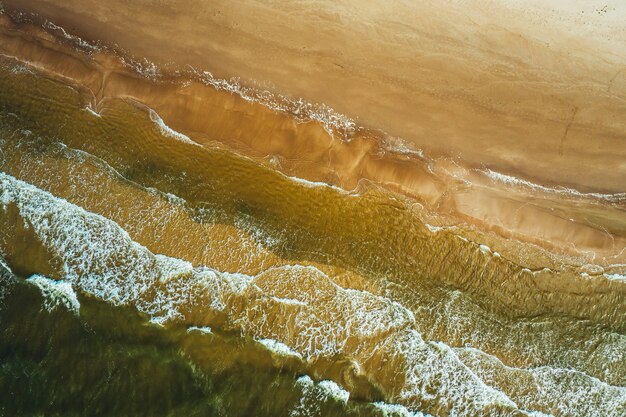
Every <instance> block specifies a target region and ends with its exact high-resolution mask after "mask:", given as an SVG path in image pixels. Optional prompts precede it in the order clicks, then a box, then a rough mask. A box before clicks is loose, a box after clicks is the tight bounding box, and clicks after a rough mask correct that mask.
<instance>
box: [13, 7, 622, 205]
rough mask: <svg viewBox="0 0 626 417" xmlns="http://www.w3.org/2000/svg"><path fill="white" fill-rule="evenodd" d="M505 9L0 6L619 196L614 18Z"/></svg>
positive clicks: (469, 159) (505, 167) (483, 161)
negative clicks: (30, 12) (264, 83)
mask: <svg viewBox="0 0 626 417" xmlns="http://www.w3.org/2000/svg"><path fill="white" fill-rule="evenodd" d="M502 3H503V2H498V1H464V2H455V1H451V2H437V4H432V3H429V2H408V1H393V2H381V1H371V2H365V3H364V2H361V1H352V2H342V4H337V2H334V1H323V2H316V3H315V4H310V3H308V2H294V3H291V4H289V6H288V7H285V5H284V4H283V3H282V2H272V1H270V2H267V1H263V2H257V1H245V2H231V1H218V2H215V1H212V2H203V1H195V0H182V1H180V0H177V1H164V2H154V1H137V2H133V3H131V4H129V3H128V2H125V1H119V0H114V1H112V2H106V3H105V2H95V1H78V0H73V1H65V2H63V3H62V4H59V2H56V1H46V0H19V1H11V0H9V1H5V4H6V6H7V8H9V9H10V8H11V7H15V8H18V9H20V10H24V11H32V12H35V13H37V14H38V15H39V16H41V17H42V18H46V19H49V20H50V21H53V22H56V23H57V24H59V25H61V26H63V27H65V28H66V29H68V30H70V31H71V32H72V33H74V34H77V35H79V36H81V37H83V38H84V39H87V40H92V41H101V42H104V43H106V44H114V45H118V46H119V48H121V49H122V50H124V51H126V52H127V53H128V54H130V55H133V56H136V57H138V58H141V57H145V58H147V59H148V60H149V61H152V62H154V63H155V64H156V65H157V66H158V67H159V68H165V67H170V68H179V69H180V68H184V67H185V66H186V65H191V66H193V67H195V68H197V69H199V70H207V71H211V73H212V74H213V75H214V76H215V77H217V78H226V79H227V78H230V77H241V78H242V81H243V82H244V83H245V84H246V85H251V84H252V83H253V81H255V80H256V81H257V82H259V83H263V82H269V83H270V85H271V86H273V87H272V88H273V89H275V90H276V91H278V92H280V93H284V94H286V95H288V96H291V97H295V98H299V97H302V98H304V99H305V100H307V101H309V102H317V103H324V104H328V105H330V106H331V107H332V108H334V109H335V110H337V111H338V112H340V113H342V114H346V115H348V116H350V117H352V118H354V119H356V120H358V122H359V124H361V125H364V126H366V127H370V128H374V129H381V130H384V131H386V132H387V133H388V134H389V135H391V136H397V137H402V138H404V139H405V140H407V141H409V142H410V143H411V144H413V145H415V146H416V147H418V148H420V149H423V150H425V151H426V152H427V153H428V154H429V155H433V156H439V155H445V156H449V157H452V158H455V159H457V160H459V161H462V163H463V164H464V165H466V166H468V167H482V166H486V167H488V168H491V169H494V170H496V171H499V172H503V173H505V174H511V175H514V176H521V177H524V178H527V179H531V180H532V181H533V182H535V183H539V184H543V185H552V186H554V185H562V186H569V187H572V188H575V189H579V190H580V191H585V192H609V193H615V192H624V191H625V190H624V181H623V180H624V178H625V177H626V165H624V163H623V161H624V158H625V156H626V155H625V153H626V147H625V146H624V138H625V136H624V135H625V134H624V132H625V130H626V122H625V120H626V103H625V102H624V97H625V96H626V72H624V67H625V65H626V61H625V58H624V56H626V50H625V49H626V48H625V47H624V45H625V44H626V43H625V42H624V40H625V36H626V35H625V30H626V29H625V28H624V25H623V17H624V15H625V13H626V11H625V10H624V6H623V5H620V4H619V2H615V1H613V2H608V5H609V6H610V7H608V8H607V9H608V10H607V11H605V12H604V13H603V12H601V11H600V9H601V8H602V6H603V5H604V3H606V2H587V4H584V3H582V4H581V3H580V2H578V3H574V4H570V2H552V4H554V6H553V7H552V8H551V7H550V3H548V4H546V5H544V6H541V5H539V2H532V1H524V2H517V3H518V5H516V6H506V3H505V4H502ZM596 3H597V4H596ZM600 3H602V4H600ZM585 167H587V168H585ZM581 168H583V169H584V172H581Z"/></svg>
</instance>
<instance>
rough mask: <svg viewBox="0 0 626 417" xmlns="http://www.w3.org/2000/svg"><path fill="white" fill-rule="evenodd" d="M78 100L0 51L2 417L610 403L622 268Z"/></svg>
mask: <svg viewBox="0 0 626 417" xmlns="http://www.w3.org/2000/svg"><path fill="white" fill-rule="evenodd" d="M88 106H89V100H88V98H86V97H85V96H84V95H83V94H82V93H81V92H80V91H79V90H77V89H75V88H73V87H71V86H69V85H66V84H63V83H61V82H59V81H54V80H52V79H50V78H47V77H45V76H44V75H43V74H42V73H38V72H37V71H36V70H34V69H33V68H28V67H25V66H24V65H22V64H19V63H17V62H16V61H14V60H11V59H3V61H2V66H1V69H0V129H1V130H0V144H1V148H0V149H1V153H0V170H1V171H2V174H0V202H1V204H2V205H1V209H0V226H1V227H0V252H1V253H2V255H3V258H4V262H3V265H4V263H6V265H5V266H6V268H5V267H3V268H4V269H5V270H3V272H2V273H3V274H4V275H3V277H4V278H3V279H4V280H5V281H3V294H4V301H3V303H2V315H1V316H0V320H2V322H1V323H2V331H3V334H2V355H3V361H4V362H5V364H6V365H4V366H3V368H2V375H1V377H0V384H2V386H3V387H6V389H3V392H4V393H7V392H9V391H8V390H10V391H11V392H20V393H21V394H20V395H12V396H8V395H6V394H3V397H4V398H3V403H5V404H6V405H4V406H3V407H4V408H0V410H2V411H4V412H5V413H6V414H7V415H9V414H11V413H13V412H16V413H18V414H25V413H42V412H46V413H55V412H60V413H62V414H65V412H66V411H67V410H75V411H71V412H75V413H76V414H80V413H81V410H92V411H93V412H92V413H90V414H93V415H95V414H106V413H118V415H119V414H137V413H139V414H142V413H144V414H147V415H156V414H160V413H163V414H166V413H167V412H170V411H172V412H175V413H177V414H178V413H180V414H181V415H183V414H185V413H196V414H191V415H205V414H208V415H214V414H215V415H370V414H371V415H394V414H393V413H396V414H397V415H406V413H408V412H409V411H408V410H411V411H412V412H424V413H429V414H432V415H442V416H445V415H459V416H474V415H476V416H480V415H511V416H513V415H544V414H545V415H554V416H583V415H597V416H621V415H624V410H625V406H626V388H624V385H626V356H625V355H626V353H625V352H626V336H625V335H624V331H625V330H626V328H625V323H626V322H625V321H624V315H625V313H626V303H625V302H624V295H625V293H626V289H625V288H626V287H625V285H624V280H623V278H622V279H620V278H619V274H609V273H599V272H597V271H594V270H593V269H590V270H588V271H587V272H585V273H581V271H580V269H579V268H577V267H573V266H568V265H566V264H559V263H558V262H557V261H555V260H554V259H552V258H550V257H547V256H546V255H545V254H544V252H543V251H542V250H540V249H538V248H536V247H533V246H529V245H522V244H519V245H517V246H515V245H514V246H513V248H516V250H517V251H518V253H517V254H516V256H515V258H514V259H513V258H510V257H507V255H506V253H504V254H499V253H497V252H495V251H494V250H493V249H491V248H489V247H488V246H486V245H484V244H482V242H484V241H483V240H481V236H482V235H480V234H479V233H477V232H476V231H472V230H469V229H468V230H464V229H463V228H462V227H448V228H438V227H434V226H430V225H429V224H428V223H427V220H426V215H425V213H424V212H423V208H422V206H420V205H418V204H416V203H415V202H414V201H413V200H411V199H409V198H406V197H402V196H400V195H397V194H394V193H392V192H390V191H385V190H383V189H381V188H378V187H375V186H367V185H365V184H361V186H359V187H358V188H357V189H355V190H354V191H352V192H347V191H343V190H341V189H338V188H334V187H331V186H327V185H325V184H321V183H311V182H306V181H303V180H298V179H294V178H290V177H287V176H285V175H283V174H281V173H279V172H277V171H274V170H272V169H270V168H268V167H266V166H263V165H261V164H259V163H258V162H255V161H253V160H251V159H247V158H244V157H242V156H239V155H237V154H235V153H233V152H231V151H228V150H224V149H220V148H218V147H210V146H198V145H197V144H194V143H191V142H189V141H187V140H186V139H185V138H184V137H182V138H181V137H180V136H178V135H176V134H175V133H173V132H171V131H168V130H167V129H166V128H164V127H163V126H160V125H159V123H158V120H157V122H155V120H156V119H155V117H154V114H152V115H151V113H150V112H149V111H148V110H146V109H145V108H144V107H142V106H137V105H136V104H135V103H134V102H132V101H128V100H123V99H110V100H107V101H106V102H105V103H104V104H103V105H102V106H100V108H99V109H98V113H95V112H94V111H93V110H90V109H89V108H88ZM520 259H521V261H520ZM548 267H549V268H548ZM9 271H12V272H9ZM14 275H15V276H14ZM16 276H19V277H21V278H17V277H16ZM33 276H34V277H33ZM27 277H31V278H29V279H28V280H26V281H24V278H27ZM52 280H60V281H52ZM58 282H61V283H65V284H66V286H64V287H59V285H60V284H59V283H58ZM27 284H35V285H37V286H38V287H39V288H40V290H41V291H40V293H41V295H39V292H36V291H34V290H33V287H32V285H27ZM74 299H75V300H76V302H73V300H74ZM202 329H204V332H203V331H202ZM209 329H210V330H209ZM15 352H18V353H19V354H16V353H15ZM42 358H43V362H41V360H42ZM36 364H39V365H36ZM42 364H43V365H42ZM18 370H19V371H18ZM20 372H22V373H23V374H28V376H25V375H22V374H20ZM106 372H108V373H109V377H108V379H106V381H108V382H102V380H101V379H98V376H101V375H102V374H104V373H106ZM63 376H65V377H64V378H65V379H63ZM68 378H69V380H68ZM129 378H130V379H129ZM314 381H318V382H314ZM319 381H321V382H319ZM324 381H325V382H324ZM328 381H334V382H328ZM337 384H338V385H337ZM78 387H80V388H78ZM268 387H269V388H268ZM77 389H80V390H81V394H80V395H79V396H78V397H79V398H80V400H78V399H77V398H76V397H74V396H72V395H71V394H70V393H72V392H76V391H75V390H77ZM126 393H129V394H128V395H126ZM348 393H349V394H348ZM33 395H34V396H35V398H36V400H33V401H28V402H25V401H24V397H25V396H33ZM120 396H121V397H122V399H121V400H120V399H119V398H120ZM348 396H349V400H348V399H347V398H348ZM111 398H116V400H115V403H116V404H117V405H116V406H115V407H119V408H117V409H111V408H106V407H109V406H107V405H106V404H109V403H110V402H111ZM51 399H52V400H51ZM81 401H85V403H82V402H81ZM87 403H88V404H87ZM385 404H400V405H402V406H404V407H406V408H402V407H400V406H390V405H385ZM90 407H91V408H90ZM111 407H112V406H111ZM138 410H140V411H138ZM385 413H387V414H385ZM403 413H404V414H403ZM533 413H534V414H533ZM541 413H543V414H541ZM418 415H419V414H418Z"/></svg>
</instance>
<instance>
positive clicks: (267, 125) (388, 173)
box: [0, 16, 626, 267]
mask: <svg viewBox="0 0 626 417" xmlns="http://www.w3.org/2000/svg"><path fill="white" fill-rule="evenodd" d="M13 25H14V24H13V23H12V22H10V21H9V20H8V19H7V17H6V16H3V23H2V32H3V33H2V35H1V36H2V37H3V40H4V41H5V42H3V47H2V51H0V52H2V53H3V54H4V55H13V56H15V58H16V59H18V60H22V61H24V62H26V63H28V64H29V65H34V66H35V67H37V68H38V69H39V70H42V71H44V72H46V73H47V74H48V75H49V76H52V77H56V78H62V79H64V80H65V82H66V83H72V84H75V85H77V86H81V88H82V89H83V91H84V93H85V94H87V96H91V97H92V98H91V100H90V103H87V107H88V108H91V110H92V111H94V112H98V109H99V108H100V109H102V108H104V107H106V104H105V103H106V101H107V99H109V98H125V99H127V100H136V101H137V102H139V103H141V104H142V105H145V106H146V107H147V108H149V109H152V110H153V111H154V112H155V113H156V114H157V115H158V117H159V118H160V119H162V120H163V123H164V124H165V125H166V126H168V127H169V128H170V129H172V130H173V131H175V132H180V134H182V135H184V136H187V137H189V138H191V139H192V140H194V141H196V142H197V143H199V144H200V145H202V146H220V147H225V148H227V149H230V150H233V151H235V152H237V153H239V154H241V155H244V156H248V157H251V158H253V159H254V160H256V161H258V162H260V163H262V164H264V165H266V166H269V167H271V168H273V169H276V170H278V171H280V172H282V173H283V174H285V175H287V176H294V177H298V178H302V179H304V180H307V181H311V182H323V183H326V184H328V185H332V186H336V187H339V188H342V189H344V190H347V191H351V190H352V191H354V190H356V189H357V188H358V187H359V186H360V185H359V184H361V183H362V182H363V181H365V182H367V183H369V184H372V185H375V186H382V187H383V188H386V189H389V190H391V191H393V192H399V193H400V194H403V195H405V196H408V197H410V198H412V199H414V200H416V201H417V202H418V203H419V204H421V205H422V206H424V207H425V208H426V210H427V211H428V212H429V213H430V214H431V215H432V216H433V225H434V226H435V227H442V226H443V227H450V226H461V227H463V225H467V226H469V227H470V228H472V227H473V228H476V229H477V230H479V231H483V232H485V233H487V234H494V233H495V234H496V235H497V236H498V240H501V239H505V240H506V239H515V240H519V241H521V242H527V243H531V244H534V245H538V246H540V247H543V248H545V249H547V250H548V251H550V252H552V253H553V254H555V255H556V256H558V257H559V258H562V259H565V261H566V263H571V264H574V265H583V264H585V263H597V264H599V265H601V266H604V267H607V266H610V265H612V264H622V263H624V262H625V261H626V253H624V252H625V251H624V250H623V248H625V247H626V212H625V211H624V205H625V204H624V199H623V197H622V195H621V194H613V195H601V194H598V193H590V194H589V193H582V192H579V191H577V190H571V191H570V190H568V189H567V188H566V187H564V186H563V187H559V188H551V187H547V186H544V185H542V184H533V183H532V182H530V181H529V180H527V179H524V178H516V177H513V176H510V175H507V174H501V173H498V172H495V171H492V170H491V169H489V168H483V169H477V168H471V167H462V166H459V164H458V163H457V162H456V161H454V160H453V159H449V158H438V159H430V158H428V157H425V156H424V154H423V153H422V151H421V150H419V149H411V148H410V144H409V147H407V146H405V142H404V141H403V140H402V139H398V138H395V139H394V138H390V137H388V136H387V137H385V136H384V134H382V133H381V132H377V131H372V130H368V129H366V128H363V127H360V126H358V125H354V130H353V133H352V135H351V137H349V138H348V139H347V140H342V139H341V137H339V138H338V137H337V135H331V134H329V131H328V130H329V129H328V125H324V123H323V122H322V120H323V118H319V119H318V120H315V119H314V118H313V117H307V115H306V114H305V115H294V114H293V112H290V111H285V110H276V109H273V108H270V107H268V106H267V104H262V103H259V102H258V101H252V100H250V99H247V98H245V97H242V95H241V94H238V92H237V91H232V90H229V89H228V88H222V89H219V88H216V83H218V82H220V81H219V80H217V81H216V80H214V79H212V80H213V81H212V82H207V81H206V80H205V81H204V82H203V81H202V80H198V79H193V78H189V77H188V76H187V75H185V74H182V75H181V74H180V73H174V74H168V73H167V72H161V76H160V77H159V78H158V79H149V78H146V77H142V76H141V75H140V74H138V73H137V69H135V71H133V70H131V69H130V68H129V67H128V64H127V62H128V58H124V57H123V56H119V55H116V53H115V52H112V51H111V50H110V49H109V48H104V47H102V48H99V49H98V50H97V51H96V50H95V49H94V50H92V55H91V56H90V55H85V54H83V53H81V52H80V51H77V50H76V49H75V48H74V47H73V46H72V44H69V45H68V44H64V43H63V42H64V41H65V42H67V39H65V40H63V39H59V38H57V37H55V36H54V34H51V33H49V32H46V31H44V30H43V29H41V28H39V27H37V26H32V25H26V26H24V25H22V26H21V28H20V31H19V32H16V31H15V28H14V27H13ZM51 25H52V26H50V25H48V27H53V28H54V29H55V30H56V31H58V30H59V28H60V27H59V26H57V25H56V24H54V23H52V24H51ZM61 30H62V33H63V34H64V36H65V37H67V36H70V37H71V36H74V35H68V32H66V31H65V29H61ZM73 42H74V43H79V44H80V42H84V41H81V40H80V38H74V39H73ZM83 47H84V45H83ZM154 68H156V67H154ZM154 68H153V69H154ZM193 71H195V72H196V73H197V71H196V70H193ZM258 94H260V95H262V94H263V92H258ZM275 97H280V96H275ZM302 108H305V109H306V108H313V109H315V107H313V106H312V105H309V106H307V105H303V106H302ZM330 115H331V116H333V113H330ZM296 116H297V117H300V120H298V119H297V117H296ZM327 117H328V116H327ZM336 117H337V119H338V120H339V121H340V126H341V123H343V126H346V123H349V122H346V120H348V121H349V119H342V117H341V115H338V116H336ZM307 119H308V121H307ZM250 132H252V133H250ZM339 136H340V135H339ZM390 141H392V142H393V141H395V146H396V149H395V150H394V149H393V147H392V148H391V149H389V147H387V148H385V147H384V146H385V144H389V142H390ZM398 146H400V149H399V150H400V152H398ZM403 147H404V148H403ZM564 196H565V198H563V197H564ZM620 248H622V249H620Z"/></svg>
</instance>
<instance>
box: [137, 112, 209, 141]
mask: <svg viewBox="0 0 626 417" xmlns="http://www.w3.org/2000/svg"><path fill="white" fill-rule="evenodd" d="M148 113H149V114H150V120H152V121H153V122H154V123H155V124H156V125H157V126H158V128H159V130H160V131H161V133H162V134H163V136H167V137H169V138H173V139H176V140H179V141H181V142H184V143H188V144H190V145H196V146H201V145H200V144H199V143H197V142H194V141H193V140H191V139H189V137H188V136H186V135H183V134H182V133H180V132H177V131H175V130H174V129H172V128H171V127H169V126H168V125H166V124H165V122H164V121H163V119H161V117H160V116H159V115H158V114H157V112H155V111H154V110H152V109H149V110H148Z"/></svg>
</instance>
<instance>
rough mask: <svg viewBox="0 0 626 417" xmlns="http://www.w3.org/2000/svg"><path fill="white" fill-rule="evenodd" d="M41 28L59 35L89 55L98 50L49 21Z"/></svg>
mask: <svg viewBox="0 0 626 417" xmlns="http://www.w3.org/2000/svg"><path fill="white" fill-rule="evenodd" d="M43 27H44V28H45V29H49V30H52V31H55V32H57V33H60V34H61V35H62V36H63V37H64V38H65V39H67V40H68V41H70V42H72V43H73V44H75V45H78V46H79V47H81V48H82V49H84V50H86V51H88V52H90V53H93V52H97V51H98V50H99V49H100V48H99V47H98V46H97V45H94V44H91V43H89V42H87V41H85V40H84V39H82V38H80V37H78V36H74V35H71V34H69V33H68V32H67V31H66V30H65V29H64V28H62V27H61V26H59V25H55V24H54V23H52V22H50V21H49V20H46V21H45V23H44V24H43Z"/></svg>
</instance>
